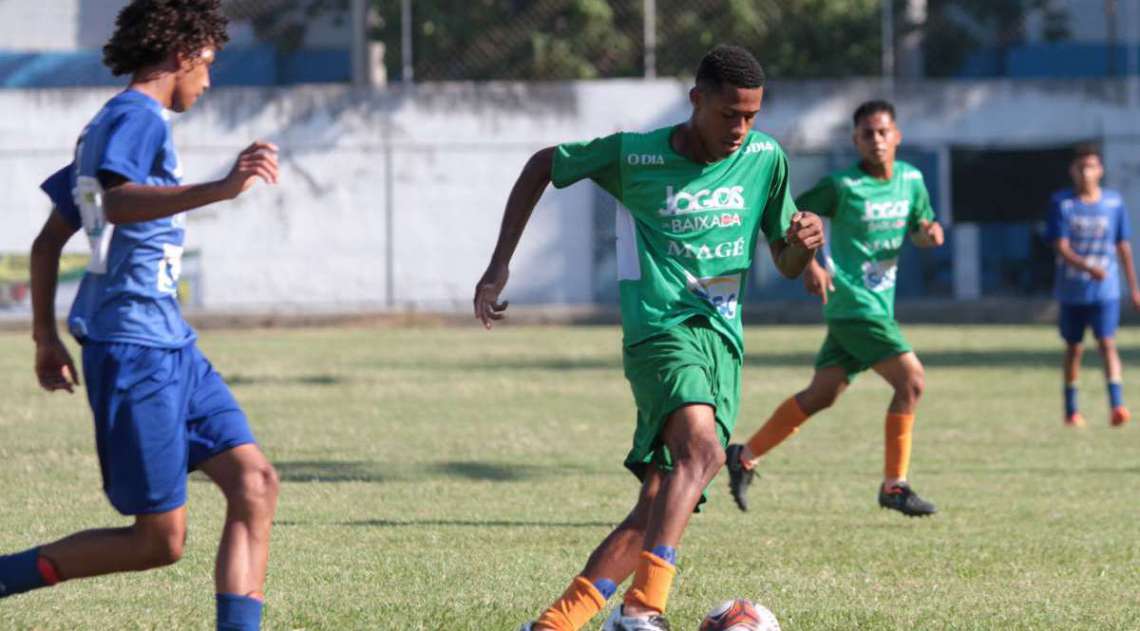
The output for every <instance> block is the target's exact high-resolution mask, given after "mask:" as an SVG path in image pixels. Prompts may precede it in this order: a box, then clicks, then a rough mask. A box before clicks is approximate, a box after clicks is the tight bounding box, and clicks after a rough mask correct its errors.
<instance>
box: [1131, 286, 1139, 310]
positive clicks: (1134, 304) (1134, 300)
mask: <svg viewBox="0 0 1140 631" xmlns="http://www.w3.org/2000/svg"><path fill="white" fill-rule="evenodd" d="M1132 308H1133V309H1135V310H1137V311H1140V291H1133V292H1132Z"/></svg>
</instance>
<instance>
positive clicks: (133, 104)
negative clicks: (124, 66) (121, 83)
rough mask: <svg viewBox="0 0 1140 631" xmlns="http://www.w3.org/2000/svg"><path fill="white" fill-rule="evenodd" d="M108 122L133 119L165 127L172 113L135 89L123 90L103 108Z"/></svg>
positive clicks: (104, 116) (103, 113)
mask: <svg viewBox="0 0 1140 631" xmlns="http://www.w3.org/2000/svg"><path fill="white" fill-rule="evenodd" d="M101 113H102V115H103V118H104V120H105V121H106V122H107V123H108V124H112V123H121V122H122V121H124V120H133V121H137V122H140V123H143V124H146V125H153V126H155V127H156V128H157V127H159V126H162V127H165V126H166V123H167V122H168V121H169V120H170V114H169V112H167V110H166V109H165V108H163V107H162V105H160V104H159V103H158V101H155V100H154V99H152V98H151V97H149V96H147V95H145V94H142V93H141V92H136V91H134V90H123V91H122V92H120V93H118V94H116V95H115V96H113V97H111V99H110V100H108V101H107V102H106V103H105V104H104V105H103V109H102V110H101Z"/></svg>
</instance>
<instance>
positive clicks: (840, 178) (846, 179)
mask: <svg viewBox="0 0 1140 631" xmlns="http://www.w3.org/2000/svg"><path fill="white" fill-rule="evenodd" d="M867 177H868V176H867V174H866V173H864V172H863V170H862V169H860V168H859V165H858V164H853V165H851V166H849V167H846V168H842V169H837V170H835V171H831V172H829V173H827V174H826V175H824V176H823V177H821V178H820V179H819V184H820V185H823V184H826V185H829V186H831V187H833V188H835V189H836V190H840V191H845V190H848V189H853V188H858V187H860V186H863V185H864V184H865V183H866V180H867Z"/></svg>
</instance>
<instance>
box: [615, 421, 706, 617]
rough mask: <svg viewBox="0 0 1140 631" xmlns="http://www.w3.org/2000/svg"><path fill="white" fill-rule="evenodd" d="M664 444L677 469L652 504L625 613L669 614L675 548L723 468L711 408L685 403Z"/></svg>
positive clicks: (669, 424) (668, 427)
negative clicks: (667, 605)
mask: <svg viewBox="0 0 1140 631" xmlns="http://www.w3.org/2000/svg"><path fill="white" fill-rule="evenodd" d="M661 440H662V441H663V442H664V444H665V445H666V446H667V447H668V449H669V453H670V455H671V458H672V464H673V468H672V471H670V472H669V474H668V475H666V476H665V478H664V480H663V481H662V483H661V488H660V490H659V491H658V493H657V496H656V497H655V498H654V500H653V504H652V507H651V509H650V513H649V525H648V526H647V527H646V531H645V544H644V546H643V549H642V553H641V558H640V560H639V561H638V564H637V569H636V570H635V572H634V579H633V583H632V584H631V585H630V588H629V590H627V591H626V594H625V598H624V604H623V610H624V611H623V613H624V615H626V616H631V617H636V616H647V615H655V614H660V613H663V612H664V611H665V605H666V603H667V601H668V596H669V590H670V588H671V586H672V583H673V576H674V575H675V574H676V568H675V567H674V563H675V562H676V549H677V545H678V544H679V543H680V541H681V535H682V534H683V533H684V531H685V527H686V526H688V524H689V517H690V516H691V515H692V514H693V510H694V509H695V508H696V507H697V504H698V503H699V502H700V500H701V495H702V493H703V492H704V489H705V487H706V486H708V484H709V483H710V482H712V479H713V477H715V476H716V474H717V472H718V471H720V468H721V467H722V466H723V465H724V458H725V453H724V446H723V443H721V440H720V437H719V435H718V432H717V420H716V411H715V409H714V408H713V407H712V406H710V405H703V404H696V405H685V406H682V407H680V408H678V409H677V410H675V411H674V412H673V413H672V414H670V415H669V418H668V420H667V421H666V423H665V429H664V431H663V432H662V434H661Z"/></svg>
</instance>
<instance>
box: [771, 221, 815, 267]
mask: <svg viewBox="0 0 1140 631" xmlns="http://www.w3.org/2000/svg"><path fill="white" fill-rule="evenodd" d="M769 247H770V248H771V251H772V260H773V261H774V262H775V263H776V269H778V270H780V273H781V274H783V275H784V276H785V277H787V278H797V277H799V275H800V274H802V273H803V271H804V268H806V267H807V266H808V264H809V263H811V261H812V260H813V259H814V258H815V253H816V250H819V248H821V247H823V220H821V219H820V218H819V216H818V215H816V214H815V213H810V212H807V211H802V210H801V211H798V212H796V213H795V214H794V215H792V223H791V225H790V226H788V231H787V232H786V233H784V238H783V239H781V240H779V241H776V242H775V243H772V244H771V246H769Z"/></svg>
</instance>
